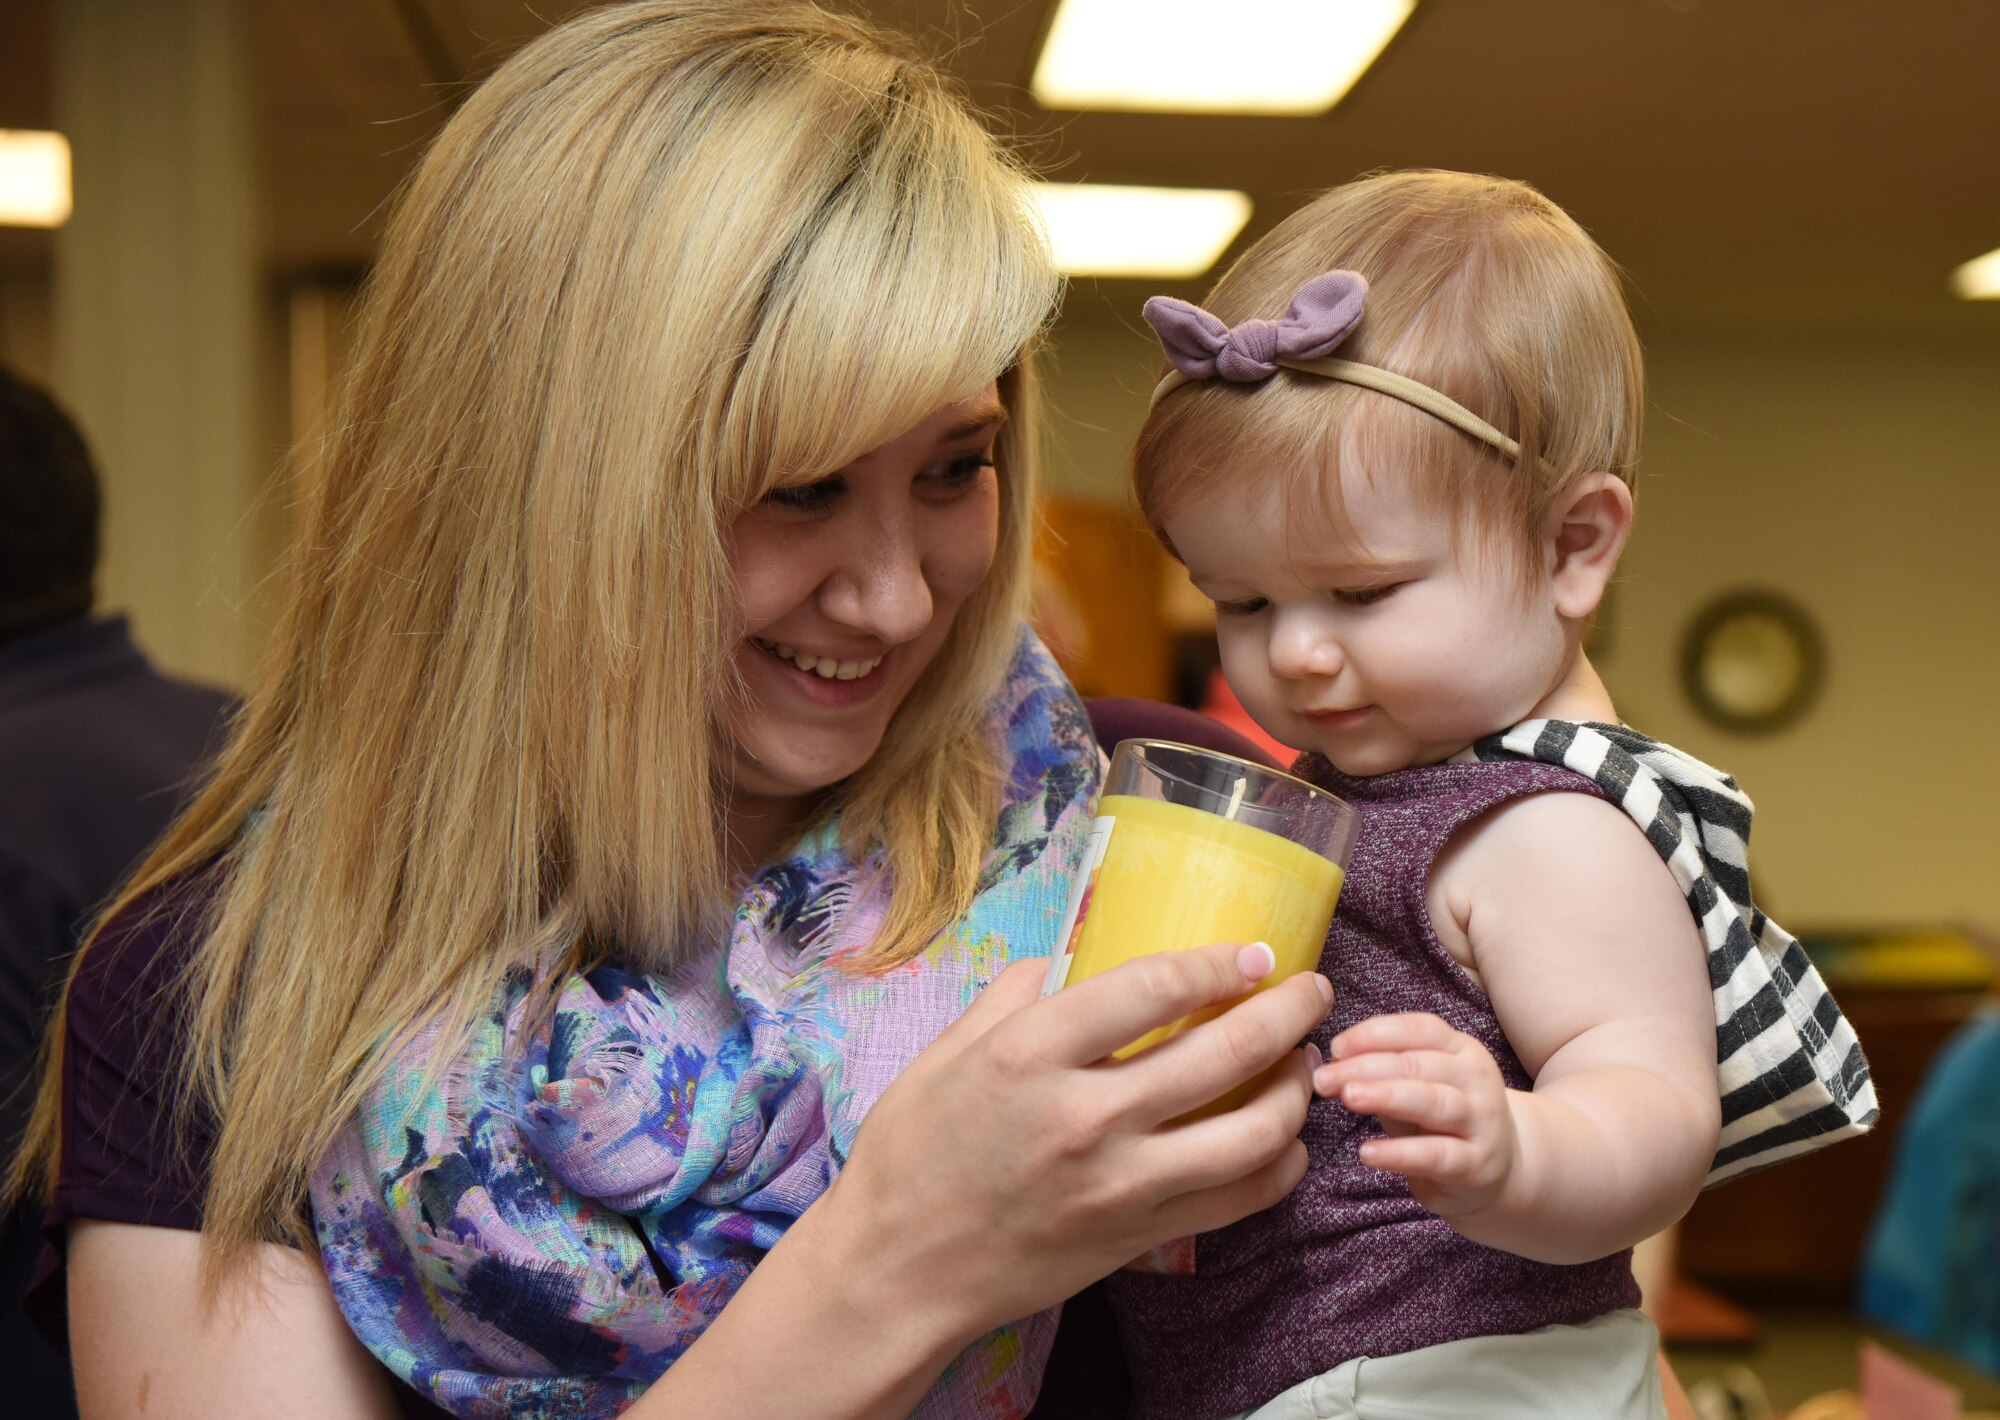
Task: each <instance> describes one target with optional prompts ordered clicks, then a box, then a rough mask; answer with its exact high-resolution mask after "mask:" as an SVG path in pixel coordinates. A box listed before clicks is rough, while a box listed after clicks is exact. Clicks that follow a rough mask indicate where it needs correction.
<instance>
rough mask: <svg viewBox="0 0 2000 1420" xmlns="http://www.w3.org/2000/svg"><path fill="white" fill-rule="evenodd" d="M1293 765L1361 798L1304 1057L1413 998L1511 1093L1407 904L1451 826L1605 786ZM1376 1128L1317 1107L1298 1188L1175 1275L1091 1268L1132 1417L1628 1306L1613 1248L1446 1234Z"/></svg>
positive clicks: (1177, 1418)
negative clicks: (1535, 1246)
mask: <svg viewBox="0 0 2000 1420" xmlns="http://www.w3.org/2000/svg"><path fill="white" fill-rule="evenodd" d="M1299 772H1300V773H1302V774H1304V775H1305V776H1307V777H1309V778H1311V779H1312V780H1313V782H1315V783H1317V784H1320V785H1322V786H1323V787H1325V788H1327V789H1330V790H1332V791H1333V792H1334V793H1336V794H1338V795H1340V796H1341V797H1342V798H1344V799H1346V800H1347V801H1348V802H1349V803H1351V804H1353V805H1355V807H1356V808H1358V809H1359V810H1360V811H1361V825H1362V826H1361V837H1360V840H1359V841H1358V842H1357V843H1356V844H1355V848H1354V855H1353V861H1352V863H1351V864H1350V867H1349V871H1348V877H1347V884H1346V887H1345V888H1344V889H1343V891H1342V894H1341V899H1340V909H1339V911H1338V913H1337V914H1336V915H1335V917H1334V922H1333V929H1332V931H1331V932H1329V933H1328V934H1327V944H1326V951H1325V953H1324V955H1323V956H1322V957H1321V959H1320V970H1322V971H1324V972H1325V973H1326V974H1327V975H1328V976H1329V977H1330V978H1331V979H1332V981H1333V984H1334V992H1335V999H1334V1007H1333V1014H1332V1015H1331V1016H1330V1017H1329V1018H1328V1020H1327V1022H1326V1024H1325V1025H1323V1026H1322V1027H1321V1028H1320V1029H1319V1030H1317V1031H1315V1032H1314V1033H1313V1035H1312V1037H1311V1038H1312V1040H1313V1042H1314V1043H1315V1044H1317V1045H1318V1046H1319V1047H1320V1048H1321V1049H1322V1050H1324V1049H1325V1048H1326V1045H1327V1042H1328V1040H1329V1039H1331V1037H1332V1036H1333V1035H1335V1034H1336V1033H1338V1032H1340V1031H1343V1030H1346V1029H1347V1028H1348V1027H1350V1026H1352V1025H1355V1024H1357V1023H1359V1022H1360V1021H1362V1020H1365V1019H1366V1018H1368V1017H1370V1016H1375V1015H1383V1014H1388V1013H1394V1012H1399V1011H1431V1012H1435V1013H1436V1014H1438V1015H1440V1016H1442V1017H1444V1019H1445V1020H1447V1021H1449V1022H1450V1023H1451V1024H1452V1025H1453V1026H1454V1027H1456V1028H1457V1029H1459V1030H1461V1031H1464V1032H1465V1033H1467V1034H1468V1035H1471V1036H1473V1037H1474V1038H1476V1039H1477V1040H1479V1041H1480V1042H1481V1043H1482V1044H1483V1045H1485V1046H1486V1048H1487V1049H1488V1050H1490V1051H1492V1052H1493V1056H1494V1058H1495V1059H1496V1060H1498V1061H1499V1063H1500V1070H1501V1074H1502V1075H1503V1076H1504V1077H1505V1079H1506V1082H1507V1084H1508V1085H1509V1086H1510V1087H1511V1088H1516V1089H1527V1088H1529V1087H1530V1086H1531V1085H1532V1084H1533V1080H1532V1079H1531V1078H1530V1077H1529V1075H1528V1072H1527V1071H1526V1070H1525V1069H1524V1068H1523V1067H1522V1065H1521V1062H1520V1061H1519V1060H1518V1059H1517V1058H1515V1055H1514V1052H1513V1050H1512V1049H1511V1048H1510V1047H1509V1046H1508V1044H1507V1041H1506V1039H1505V1037H1503V1036H1502V1035H1501V1032H1500V1026H1499V1023H1498V1022H1497V1021H1496V1020H1495V1019H1494V1016H1493V1008H1492V1006H1491V1005H1490V1004H1489V1003H1488V1002H1487V999H1486V996H1485V993H1484V992H1482V991H1481V990H1480V989H1479V987H1478V986H1477V985H1476V984H1475V983H1474V982H1473V980H1472V978H1471V977H1470V976H1468V975H1467V974H1466V972H1465V970H1464V968H1462V967H1461V966H1459V964H1458V963H1457V962H1456V961H1455V960H1454V959H1453V958H1452V956H1451V954H1450V953H1449V952H1447V951H1446V950H1445V948H1444V946H1443V944H1442V943H1441V942H1439V940H1438V937H1437V933H1436V932H1435V931H1433V930H1432V928H1431V924H1430V914H1429V911H1428V910H1427V908H1426V907H1425V905H1424V890H1425V887H1426V884H1427V883H1428V880H1429V877H1430V871H1431V865H1432V864H1433V863H1434V862H1435V861H1436V860H1437V856H1438V852H1439V850H1440V849H1442V848H1443V847H1444V845H1445V842H1446V840H1447V839H1449V838H1450V837H1451V836H1452V834H1453V833H1454V832H1456V831H1457V830H1458V829H1459V828H1461V827H1463V826H1464V825H1466V824H1467V823H1470V822H1471V821H1472V820H1473V819H1475V818H1477V817H1478V816H1479V815H1480V814H1483V813H1485V812H1487V811H1488V810H1489V809H1492V808H1494V807H1496V806H1498V805H1500V804H1503V803H1505V802H1507V801H1508V800H1510V799H1514V798H1518V797H1520V796H1522V795H1524V794H1535V793H1546V792H1549V791H1556V790H1561V791H1569V792H1573V793H1584V794H1595V795H1597V796H1598V797H1600V798H1601V797H1603V795H1602V793H1601V792H1600V791H1599V790H1598V788H1597V786H1596V785H1595V784H1594V783H1592V781H1591V780H1589V779H1587V778H1585V777H1584V776H1582V775H1580V774H1576V773H1572V772H1571V771H1569V770H1567V769H1560V768H1556V767H1554V766H1551V765H1545V764H1531V763H1500V764H1487V763H1481V764H1437V765H1425V766H1420V767H1418V768H1414V769H1405V770H1400V771H1398V772H1396V773H1393V774H1384V775H1379V776H1376V777H1374V778H1368V779H1351V778H1349V777H1347V776H1346V775H1343V774H1341V773H1340V772H1339V771H1337V770H1335V769H1334V768H1333V767H1332V766H1331V765H1329V764H1328V763H1327V762H1326V761H1325V760H1323V759H1321V758H1319V757H1318V756H1316V755H1312V756H1307V757H1306V759H1304V760H1303V761H1301V764H1300V770H1299ZM1381 1133H1382V1129H1381V1126H1380V1125H1379V1124H1378V1123H1377V1122H1376V1121H1375V1120H1374V1118H1372V1117H1371V1116H1367V1115H1356V1114H1353V1113H1350V1112H1349V1111H1348V1110H1347V1109H1345V1108H1344V1107H1342V1106H1341V1105H1339V1104H1338V1103H1336V1102H1334V1101H1331V1100H1315V1101H1314V1102H1313V1105H1312V1109H1311V1112H1310V1113H1309V1115H1308V1116H1307V1119H1306V1125H1305V1131H1304V1134H1303V1138H1304V1139H1305V1143H1306V1148H1307V1151H1308V1154H1309V1156H1310V1163H1309V1165H1308V1167H1307V1172H1306V1176H1305V1179H1304V1181H1302V1182H1301V1183H1300V1184H1299V1186H1298V1187H1297V1188H1296V1189H1294V1190H1293V1191H1292V1193H1291V1196H1290V1197H1288V1198H1286V1199H1285V1200H1284V1202H1282V1203H1280V1204H1278V1205H1277V1206H1276V1207H1275V1208H1271V1209H1268V1210H1266V1211H1265V1212H1262V1213H1259V1214H1255V1215H1253V1216H1252V1217H1249V1218H1246V1219H1244V1220H1243V1221H1242V1222H1240V1223H1237V1224H1235V1225H1233V1226H1231V1227H1228V1228H1224V1229H1221V1230H1220V1231H1217V1232H1213V1233H1203V1234H1201V1236H1200V1237H1199V1238H1198V1239H1196V1242H1195V1272H1194V1274H1193V1275H1191V1276H1166V1275H1161V1274H1158V1273H1147V1272H1136V1271H1126V1272H1120V1273H1117V1274H1114V1275H1113V1277H1112V1278H1111V1279H1110V1280H1109V1288H1110V1293H1111V1303H1112V1308H1113V1311H1114V1312H1115V1314H1116V1316H1117V1319H1118V1327H1119V1331H1120V1333H1121V1334H1122V1336H1123V1337H1124V1341H1125V1346H1126V1352H1127V1356H1128V1358H1129V1359H1130V1361H1131V1365H1132V1372H1133V1379H1134V1383H1135V1388H1136V1395H1135V1399H1134V1402H1133V1407H1132V1411H1131V1415H1132V1417H1133V1420H1214V1417H1218V1416H1227V1415H1234V1414H1236V1413H1238V1412H1240V1411H1245V1410H1249V1409H1252V1408H1254V1407H1255V1406H1257V1405H1259V1404H1261V1403H1263V1402H1264V1401H1266V1400H1268V1399H1270V1398H1271V1397H1272V1396H1274V1395H1277V1394H1279V1393H1280V1392H1282V1391H1283V1390H1285V1389H1286V1388H1287V1387H1290V1386H1293V1385H1296V1384H1298V1383H1299V1382H1300V1381H1303V1380H1306V1379H1308V1378H1309V1377H1312V1376H1315V1375H1319V1374H1321V1373H1322V1372H1325V1371H1329V1370H1332V1369H1333V1368H1334V1367H1335V1366H1338V1365H1340V1364H1341V1363H1342V1362H1345V1361H1348V1360H1352V1359H1353V1358H1355V1357H1357V1356H1393V1355H1400V1354H1402V1353H1404V1352H1407V1351H1414V1350H1417V1349H1419V1348H1420V1347H1425V1346H1436V1345H1440V1344H1442V1343H1444V1342H1447V1341H1457V1340H1461V1339H1463V1338H1465V1337H1469V1336H1498V1335H1511V1334H1515V1333H1520V1332H1527V1331H1534V1330H1537V1329H1539V1328H1541V1327H1544V1326H1551V1325H1556V1324H1574V1323H1578V1322H1584V1321H1588V1320H1589V1319H1591V1318H1592V1317H1596V1316H1601V1315H1603V1314H1605V1313H1607V1312H1612V1311H1616V1310H1618V1309H1620V1308H1623V1307H1634V1306H1637V1305H1638V1304H1639V1289H1638V1285H1637V1284H1636V1283H1635V1282H1634V1281H1633V1280H1632V1269H1631V1258H1630V1254H1629V1253H1618V1254H1616V1255H1614V1256H1611V1257H1607V1258H1603V1259H1600V1260H1599V1261H1596V1262H1590V1263H1584V1264H1582V1265H1579V1266H1574V1267H1559V1266H1552V1265H1550V1264H1548V1263H1541V1262H1531V1261H1529V1260H1528V1259H1526V1258H1522V1257H1516V1256H1515V1255H1513V1254H1512V1253H1506V1252H1500V1251H1497V1250H1496V1249H1493V1248H1489V1247H1485V1246H1482V1245H1481V1244H1479V1243H1475V1242H1472V1241H1469V1240H1468V1239H1466V1238H1463V1237H1461V1236H1459V1235H1458V1234H1457V1233H1455V1232H1453V1231H1452V1229H1451V1228H1450V1227H1449V1226H1448V1225H1447V1224H1446V1223H1445V1222H1444V1221H1443V1220H1441V1219H1439V1218H1437V1217H1435V1216H1433V1215H1432V1214H1430V1213H1429V1212H1427V1211H1425V1209H1424V1207H1423V1205H1421V1204H1420V1203H1418V1202H1417V1201H1416V1199H1414V1198H1412V1197H1411V1196H1410V1191H1409V1188H1408V1186H1407V1185H1406V1184H1405V1183H1404V1182H1403V1180H1402V1178H1401V1177H1400V1176H1399V1175H1396V1174H1388V1173H1378V1172H1376V1171H1375V1170H1373V1169H1370V1168H1367V1167H1365V1166H1364V1165H1362V1163H1361V1162H1360V1159H1359V1156H1358V1153H1357V1150H1358V1148H1359V1146H1360V1144H1361V1143H1362V1141H1363V1140H1366V1139H1371V1138H1376V1137H1379V1136H1380V1135H1381Z"/></svg>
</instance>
